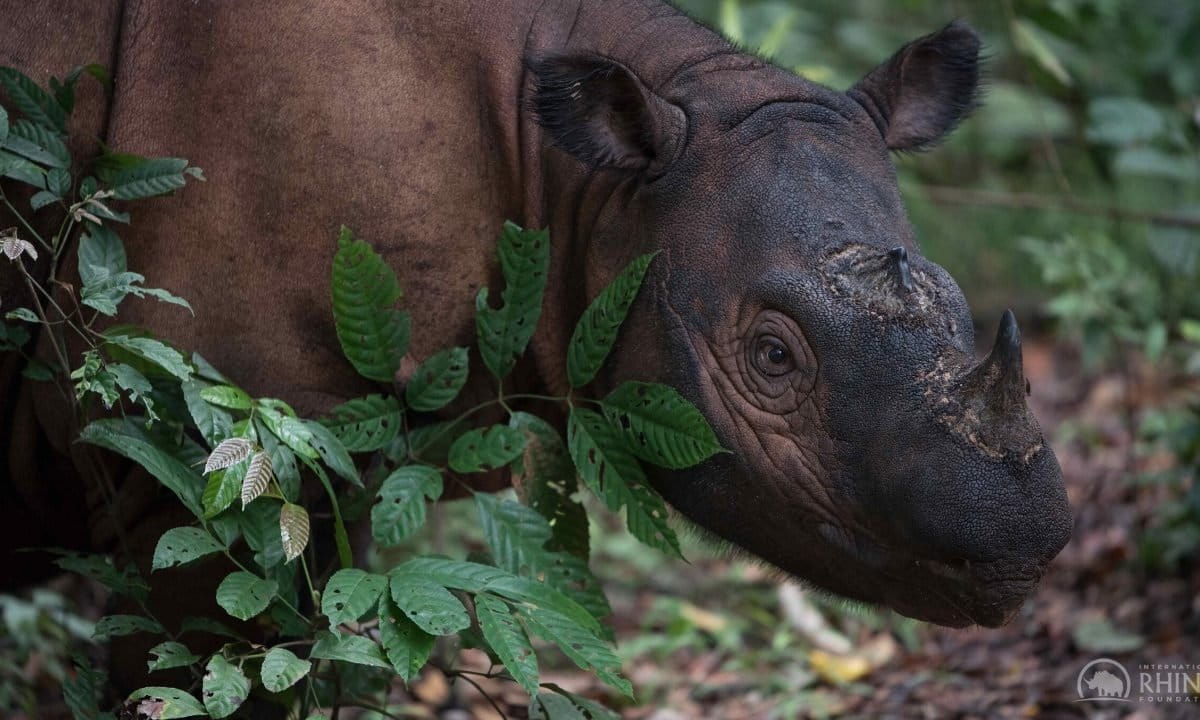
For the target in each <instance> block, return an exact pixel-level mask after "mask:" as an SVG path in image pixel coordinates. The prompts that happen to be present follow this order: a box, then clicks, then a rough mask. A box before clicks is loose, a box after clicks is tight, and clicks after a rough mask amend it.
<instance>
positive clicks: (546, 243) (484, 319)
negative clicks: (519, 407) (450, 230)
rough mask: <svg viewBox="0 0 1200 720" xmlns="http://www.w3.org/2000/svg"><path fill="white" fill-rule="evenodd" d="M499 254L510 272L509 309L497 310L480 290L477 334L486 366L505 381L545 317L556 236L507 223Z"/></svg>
mask: <svg viewBox="0 0 1200 720" xmlns="http://www.w3.org/2000/svg"><path fill="white" fill-rule="evenodd" d="M497 254H498V255H499V257H500V270H501V272H502V273H503V274H504V292H503V293H502V294H501V298H502V300H503V305H501V307H500V309H499V310H493V309H492V308H491V307H490V306H489V305H488V289H487V288H486V287H485V288H480V290H479V294H478V295H476V296H475V333H476V335H477V336H478V338H479V355H480V357H482V358H483V364H484V365H486V366H487V368H488V369H489V370H491V371H492V374H493V375H495V376H496V377H497V378H503V377H504V376H505V375H508V373H510V372H512V369H513V366H514V365H516V362H517V358H519V357H520V356H521V353H523V352H525V346H527V345H528V344H529V339H530V338H531V337H533V331H534V328H536V327H537V322H538V318H539V317H540V316H541V314H542V294H543V293H544V291H545V289H546V271H547V270H548V269H549V267H550V235H549V233H548V232H547V231H546V230H525V229H522V228H521V227H520V226H518V225H516V224H515V223H512V222H506V223H504V229H503V230H502V231H501V232H500V244H499V247H498V249H497Z"/></svg>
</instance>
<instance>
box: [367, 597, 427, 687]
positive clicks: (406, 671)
mask: <svg viewBox="0 0 1200 720" xmlns="http://www.w3.org/2000/svg"><path fill="white" fill-rule="evenodd" d="M435 640H437V638H436V637H435V636H433V635H430V634H429V633H427V632H425V631H424V630H422V629H421V628H419V627H417V624H416V623H414V622H413V621H412V620H409V619H408V616H407V615H405V614H404V613H402V612H400V608H398V607H396V603H395V601H394V600H392V595H391V592H385V593H383V594H381V595H380V596H379V642H380V644H381V645H383V651H384V654H385V655H386V656H387V659H388V662H390V663H391V664H392V667H393V668H394V669H395V670H396V673H397V674H399V675H400V677H401V678H403V679H404V682H406V683H407V682H408V681H410V680H412V679H413V678H414V677H416V676H417V673H418V672H420V670H421V668H422V667H424V666H425V663H426V662H428V661H429V655H430V653H431V652H433V643H434V641H435Z"/></svg>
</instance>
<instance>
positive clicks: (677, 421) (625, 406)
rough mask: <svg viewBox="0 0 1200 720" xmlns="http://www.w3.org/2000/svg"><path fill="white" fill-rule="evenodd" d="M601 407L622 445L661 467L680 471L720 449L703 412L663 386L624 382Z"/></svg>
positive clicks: (672, 390)
mask: <svg viewBox="0 0 1200 720" xmlns="http://www.w3.org/2000/svg"><path fill="white" fill-rule="evenodd" d="M602 409H603V410H604V415H605V417H607V418H608V419H609V421H610V422H612V424H613V426H614V427H616V428H617V429H618V430H619V431H620V433H621V435H622V436H623V437H624V438H625V447H627V448H629V449H630V450H632V451H633V454H634V455H637V456H638V457H640V458H641V459H643V460H645V461H647V462H651V463H654V464H655V465H658V466H660V467H665V468H672V469H675V470H682V469H684V468H688V467H691V466H693V465H695V464H696V463H699V462H701V461H703V460H706V459H707V458H709V457H711V456H713V455H715V454H716V453H719V452H721V451H722V450H723V448H722V447H721V443H720V442H718V441H717V436H716V434H714V433H713V431H712V428H711V427H709V425H708V421H707V420H705V419H704V415H702V414H701V413H700V411H699V410H697V409H696V406H695V405H692V404H691V403H690V402H688V401H687V400H686V399H684V397H683V396H682V395H680V394H679V393H678V392H677V391H676V390H675V389H674V388H670V387H667V386H666V385H659V384H657V383H644V382H623V383H621V384H620V385H619V386H618V387H617V389H616V390H613V391H612V392H611V393H609V395H608V397H606V398H604V403H603V405H602Z"/></svg>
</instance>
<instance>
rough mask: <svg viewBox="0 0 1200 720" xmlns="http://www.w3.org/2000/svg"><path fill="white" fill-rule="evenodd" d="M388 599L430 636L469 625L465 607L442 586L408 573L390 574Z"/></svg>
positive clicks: (469, 620)
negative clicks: (390, 594)
mask: <svg viewBox="0 0 1200 720" xmlns="http://www.w3.org/2000/svg"><path fill="white" fill-rule="evenodd" d="M391 592H392V600H394V601H395V603H396V607H398V608H400V609H401V610H402V611H404V614H405V615H407V616H408V618H409V619H410V620H412V621H413V622H414V623H416V624H417V627H419V628H421V629H422V630H424V631H425V632H427V633H429V634H430V635H453V634H454V633H456V632H458V631H459V630H465V629H466V628H469V627H471V618H470V616H469V615H467V609H466V608H464V607H463V604H462V603H461V602H460V601H459V599H458V598H456V597H454V594H453V593H451V592H450V591H449V590H447V589H446V588H444V587H442V586H441V585H437V584H435V583H434V582H431V581H429V580H424V579H422V578H420V577H417V576H415V575H412V574H394V575H392V577H391Z"/></svg>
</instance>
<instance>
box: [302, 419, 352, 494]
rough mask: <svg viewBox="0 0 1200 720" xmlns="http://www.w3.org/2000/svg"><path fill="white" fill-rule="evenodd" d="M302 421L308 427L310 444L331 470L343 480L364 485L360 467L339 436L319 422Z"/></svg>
mask: <svg viewBox="0 0 1200 720" xmlns="http://www.w3.org/2000/svg"><path fill="white" fill-rule="evenodd" d="M302 422H303V423H304V426H305V427H306V428H307V429H308V433H309V440H308V442H309V445H311V446H312V447H313V449H315V450H316V451H317V454H318V455H320V456H321V462H323V463H325V465H326V466H328V467H329V469H330V470H333V471H334V472H335V473H337V474H338V475H339V476H341V478H342V479H343V480H347V481H349V482H351V483H353V484H354V485H357V486H358V487H362V486H363V484H362V479H361V478H360V477H359V476H358V468H357V467H355V465H354V460H353V459H351V457H350V453H349V452H348V451H347V450H346V446H345V445H342V441H341V440H338V439H337V436H336V435H334V434H333V433H332V432H331V431H330V430H329V428H327V427H325V426H324V425H322V424H321V423H319V422H315V421H312V420H303V421H302Z"/></svg>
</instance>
